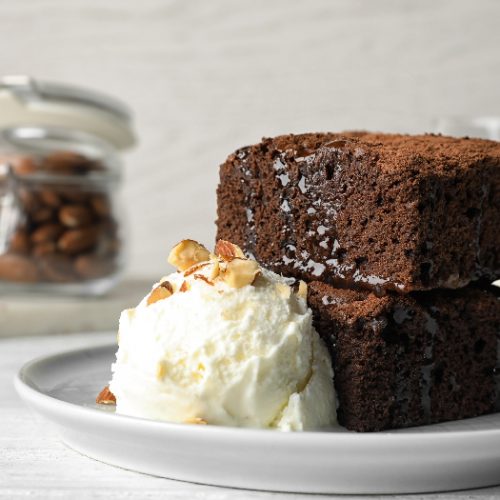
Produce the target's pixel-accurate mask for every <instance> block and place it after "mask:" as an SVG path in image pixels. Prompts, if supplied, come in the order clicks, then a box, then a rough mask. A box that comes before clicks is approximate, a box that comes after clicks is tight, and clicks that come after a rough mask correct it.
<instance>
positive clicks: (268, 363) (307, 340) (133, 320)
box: [110, 259, 336, 430]
mask: <svg viewBox="0 0 500 500" xmlns="http://www.w3.org/2000/svg"><path fill="white" fill-rule="evenodd" d="M221 265H223V263H220V262H219V261H217V260H216V259H212V260H210V261H207V262H206V263H203V264H202V265H200V264H198V265H197V266H196V267H197V268H198V269H197V270H196V272H193V271H192V269H191V270H187V271H185V272H175V273H173V274H171V275H169V276H167V277H165V278H163V279H162V280H161V282H160V283H162V284H163V285H162V287H163V288H165V289H168V290H169V292H168V293H167V294H166V295H169V296H167V297H166V298H161V299H160V300H157V301H156V302H153V301H152V300H151V298H150V297H151V296H152V295H148V296H147V297H145V298H144V299H143V300H142V301H141V303H140V304H139V305H138V306H137V307H136V308H135V309H128V310H125V311H123V312H122V314H121V317H120V329H119V349H118V352H117V356H116V362H115V363H114V364H113V366H112V371H113V376H112V380H111V383H110V390H111V391H112V392H113V394H114V395H115V397H116V400H117V412H119V413H122V414H126V415H132V416H136V417H143V418H150V419H158V420H166V421H170V422H192V423H208V424H216V425H229V426H241V427H261V428H278V429H282V430H305V429H314V428H319V427H325V426H330V425H332V424H334V423H335V414H336V409H335V394H334V388H333V371H332V367H331V362H330V358H329V355H328V352H327V349H326V347H325V346H324V344H323V343H322V341H321V339H320V338H319V336H318V334H317V332H316V331H315V330H314V328H313V326H312V315H311V311H310V309H308V308H307V305H306V301H305V299H304V298H301V297H299V296H298V295H297V294H296V293H294V292H293V290H292V289H291V287H290V286H289V285H288V284H287V280H286V279H284V278H282V277H281V276H278V275H277V274H275V273H272V272H270V271H268V270H265V269H262V268H261V269H260V273H259V274H258V276H257V278H256V279H255V281H253V283H252V284H247V285H245V286H242V287H240V288H234V287H231V286H229V285H228V283H227V282H226V281H225V280H223V279H219V278H214V276H216V275H217V273H218V271H219V266H221ZM158 287H159V284H157V285H155V286H154V287H153V290H155V289H158ZM152 293H154V292H152Z"/></svg>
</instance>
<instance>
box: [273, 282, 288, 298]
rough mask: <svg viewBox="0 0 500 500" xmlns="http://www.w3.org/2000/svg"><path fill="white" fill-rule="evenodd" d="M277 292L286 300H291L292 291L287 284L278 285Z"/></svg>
mask: <svg viewBox="0 0 500 500" xmlns="http://www.w3.org/2000/svg"><path fill="white" fill-rule="evenodd" d="M275 286H276V291H277V292H278V294H279V295H280V296H281V297H283V298H284V299H289V298H290V295H291V294H292V289H291V288H290V287H289V286H288V285H287V284H286V283H276V285H275Z"/></svg>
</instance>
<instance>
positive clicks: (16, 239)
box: [9, 229, 30, 254]
mask: <svg viewBox="0 0 500 500" xmlns="http://www.w3.org/2000/svg"><path fill="white" fill-rule="evenodd" d="M29 249H30V240H29V236H28V233H27V232H26V231H24V230H23V229H18V230H17V231H16V232H15V233H14V234H13V235H12V236H11V238H10V241H9V250H10V251H11V252H15V253H22V254H27V253H28V252H29Z"/></svg>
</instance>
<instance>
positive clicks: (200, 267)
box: [184, 262, 210, 277]
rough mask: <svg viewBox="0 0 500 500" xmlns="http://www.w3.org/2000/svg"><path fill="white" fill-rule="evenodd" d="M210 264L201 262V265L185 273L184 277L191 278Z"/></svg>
mask: <svg viewBox="0 0 500 500" xmlns="http://www.w3.org/2000/svg"><path fill="white" fill-rule="evenodd" d="M209 264H210V262H201V263H200V264H195V265H194V266H191V267H189V268H188V269H187V270H186V271H184V276H186V277H187V276H190V275H191V274H193V273H195V272H196V271H199V270H200V269H203V268H204V267H205V266H208V265H209Z"/></svg>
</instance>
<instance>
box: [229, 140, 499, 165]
mask: <svg viewBox="0 0 500 500" xmlns="http://www.w3.org/2000/svg"><path fill="white" fill-rule="evenodd" d="M328 149H331V150H332V151H342V152H345V153H350V154H353V155H355V156H356V157H357V158H360V159H361V158H362V157H365V160H368V161H367V163H376V164H377V165H378V166H379V168H381V169H382V170H384V171H387V172H391V171H394V172H397V171H400V170H405V169H408V168H417V169H419V170H426V169H429V170H432V172H434V173H443V174H446V172H449V171H455V170H456V169H457V168H464V169H468V168H470V167H471V166H473V165H474V164H476V163H480V162H484V161H490V162H493V163H497V164H500V142H496V141H490V140H486V139H473V138H468V137H463V138H455V137H447V136H442V135H435V134H425V135H403V134H383V133H371V132H363V131H345V132H340V133H331V132H327V133H307V134H297V135H294V134H289V135H281V136H277V137H274V138H264V139H263V140H262V142H261V143H259V144H256V145H254V146H249V147H246V148H242V149H240V150H239V152H243V151H244V152H246V153H248V152H250V151H252V152H257V151H259V150H260V151H262V153H269V152H273V151H274V152H276V153H278V154H280V153H281V154H283V153H284V154H286V155H287V156H288V157H295V158H296V157H305V156H308V155H314V154H316V153H318V152H319V151H325V152H327V151H328ZM237 153H238V152H237Z"/></svg>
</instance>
